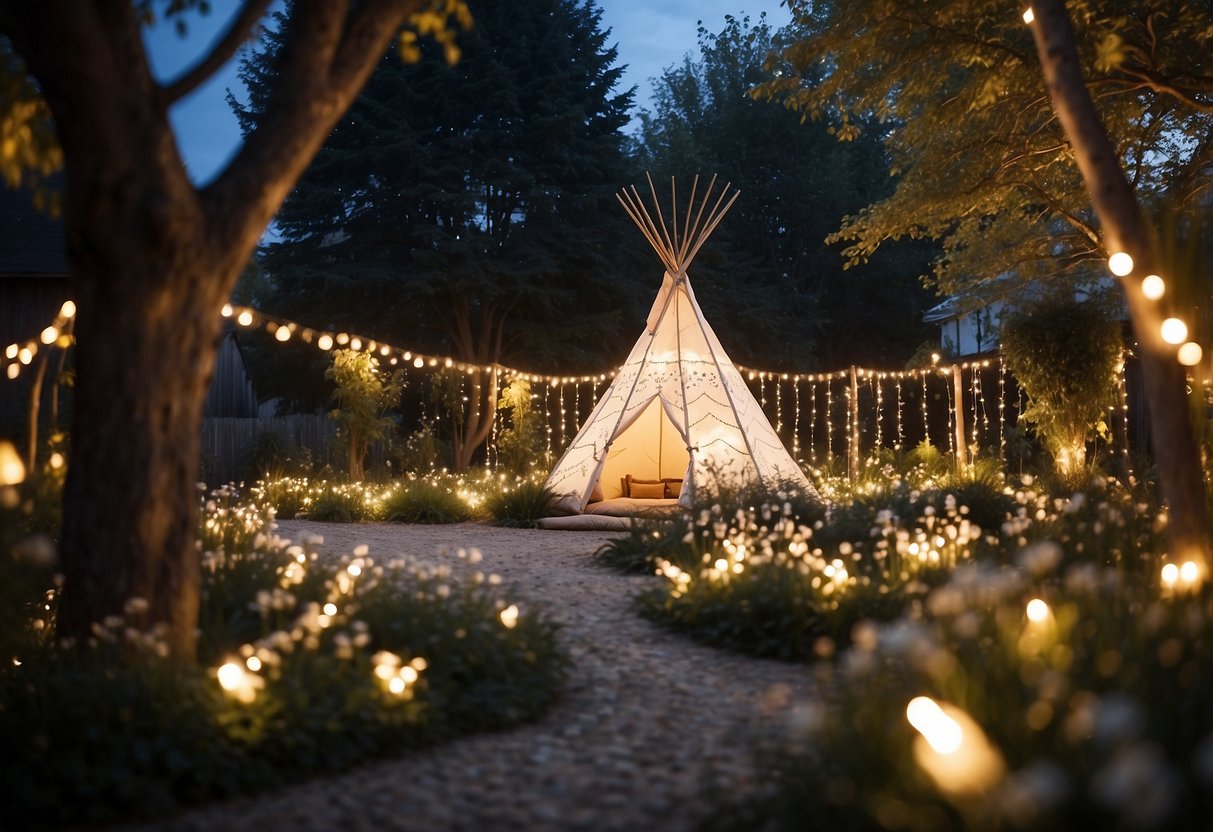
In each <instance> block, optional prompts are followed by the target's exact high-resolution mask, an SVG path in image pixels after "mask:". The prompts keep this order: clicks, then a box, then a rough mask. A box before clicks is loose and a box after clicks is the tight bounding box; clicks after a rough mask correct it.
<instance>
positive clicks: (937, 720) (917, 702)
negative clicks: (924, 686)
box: [906, 696, 964, 754]
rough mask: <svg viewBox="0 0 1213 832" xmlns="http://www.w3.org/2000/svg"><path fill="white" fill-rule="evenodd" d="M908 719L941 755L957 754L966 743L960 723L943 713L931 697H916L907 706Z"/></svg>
mask: <svg viewBox="0 0 1213 832" xmlns="http://www.w3.org/2000/svg"><path fill="white" fill-rule="evenodd" d="M906 719H908V720H909V721H910V724H911V725H913V726H914V729H915V730H916V731H918V733H920V734H922V736H923V739H925V740H926V741H927V742H928V743H929V744H930V746H931V748H933V749H935V751H937V752H938V753H940V754H955V753H956V752H957V751H958V750H959V749H960V746H961V743H962V742H964V732H963V731H962V730H961V727H960V723H958V722H957V721H956V720H954V719H952V718H951V717H950V716H948V715H947V714H945V713H944V712H943V709H942V708H940V707H939V703H938V702H936V701H935V700H934V699H932V698H930V697H929V696H916V697H914V698H913V699H911V700H910V703H909V704H908V705H906Z"/></svg>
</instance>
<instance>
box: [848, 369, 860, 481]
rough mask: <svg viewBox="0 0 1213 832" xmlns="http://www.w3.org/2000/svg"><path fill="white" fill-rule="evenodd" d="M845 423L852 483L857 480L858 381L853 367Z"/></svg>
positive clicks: (849, 472) (849, 471)
mask: <svg viewBox="0 0 1213 832" xmlns="http://www.w3.org/2000/svg"><path fill="white" fill-rule="evenodd" d="M848 407H849V408H850V412H849V413H848V414H847V417H848V418H847V421H848V422H849V423H850V424H849V427H850V430H849V431H847V433H848V436H847V477H848V478H849V479H850V480H851V482H854V481H855V480H856V479H858V478H859V380H858V374H857V373H856V371H855V365H854V364H852V365H851V401H850V404H849V405H848Z"/></svg>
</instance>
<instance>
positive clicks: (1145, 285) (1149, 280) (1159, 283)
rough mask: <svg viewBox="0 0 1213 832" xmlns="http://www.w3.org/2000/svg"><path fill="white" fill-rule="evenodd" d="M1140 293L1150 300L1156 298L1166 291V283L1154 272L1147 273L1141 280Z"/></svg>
mask: <svg viewBox="0 0 1213 832" xmlns="http://www.w3.org/2000/svg"><path fill="white" fill-rule="evenodd" d="M1141 293H1142V294H1143V295H1145V296H1146V297H1148V298H1149V299H1150V300H1158V299H1159V298H1161V297H1162V296H1163V295H1165V294H1166V293H1167V284H1166V281H1164V280H1163V279H1162V278H1161V277H1159V276H1158V275H1156V274H1148V275H1146V276H1145V279H1143V280H1142V281H1141Z"/></svg>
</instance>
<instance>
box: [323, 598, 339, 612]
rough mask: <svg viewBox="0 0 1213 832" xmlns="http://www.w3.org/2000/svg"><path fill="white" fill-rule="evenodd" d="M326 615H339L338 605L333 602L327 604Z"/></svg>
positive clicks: (325, 607)
mask: <svg viewBox="0 0 1213 832" xmlns="http://www.w3.org/2000/svg"><path fill="white" fill-rule="evenodd" d="M324 614H325V615H336V614H337V605H336V604H334V603H333V602H332V601H330V602H329V603H327V604H325V605H324Z"/></svg>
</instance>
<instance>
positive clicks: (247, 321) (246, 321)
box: [236, 309, 253, 326]
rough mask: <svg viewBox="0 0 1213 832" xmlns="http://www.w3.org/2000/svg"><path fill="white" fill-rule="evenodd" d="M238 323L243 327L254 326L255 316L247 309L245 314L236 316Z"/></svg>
mask: <svg viewBox="0 0 1213 832" xmlns="http://www.w3.org/2000/svg"><path fill="white" fill-rule="evenodd" d="M236 323H238V324H240V325H241V326H250V325H252V323H253V314H252V313H251V312H249V311H248V310H247V309H245V310H244V311H243V312H241V313H240V314H239V315H237V316H236Z"/></svg>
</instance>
